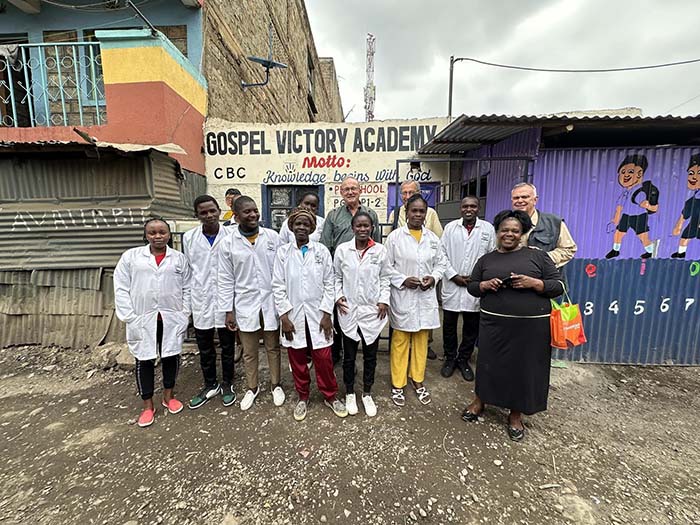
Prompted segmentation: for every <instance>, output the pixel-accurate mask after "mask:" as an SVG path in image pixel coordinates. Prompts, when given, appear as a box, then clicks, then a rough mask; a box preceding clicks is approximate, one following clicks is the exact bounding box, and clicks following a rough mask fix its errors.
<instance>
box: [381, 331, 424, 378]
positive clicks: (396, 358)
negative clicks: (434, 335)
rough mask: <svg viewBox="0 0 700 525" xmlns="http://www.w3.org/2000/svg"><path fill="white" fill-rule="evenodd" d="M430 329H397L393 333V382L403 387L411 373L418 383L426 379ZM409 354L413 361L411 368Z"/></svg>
mask: <svg viewBox="0 0 700 525" xmlns="http://www.w3.org/2000/svg"><path fill="white" fill-rule="evenodd" d="M429 333H430V330H420V331H419V332H402V331H401V330H396V329H394V331H393V332H392V335H391V353H390V361H391V384H392V386H393V387H394V388H403V387H405V386H406V383H408V376H409V375H410V377H411V379H413V380H414V381H415V382H416V383H422V382H423V380H424V379H425V364H426V361H427V359H428V334H429ZM409 354H410V356H411V363H410V368H409V362H408V360H409V357H408V356H409Z"/></svg>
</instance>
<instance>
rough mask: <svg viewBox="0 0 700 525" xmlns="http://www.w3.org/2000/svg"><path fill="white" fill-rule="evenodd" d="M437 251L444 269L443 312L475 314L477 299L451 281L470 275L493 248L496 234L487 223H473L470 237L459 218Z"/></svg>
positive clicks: (477, 305)
mask: <svg viewBox="0 0 700 525" xmlns="http://www.w3.org/2000/svg"><path fill="white" fill-rule="evenodd" d="M440 249H441V250H442V253H443V255H444V257H445V259H446V262H447V269H446V270H445V275H444V276H443V278H442V309H443V310H447V311H450V312H478V311H479V299H478V298H477V297H474V296H473V295H470V294H469V292H468V291H467V287H466V286H457V285H456V284H455V283H453V282H452V281H450V279H452V278H453V277H454V276H455V275H471V273H472V270H473V269H474V265H475V264H476V261H478V260H479V258H480V257H481V256H482V255H485V254H487V253H489V252H492V251H493V250H495V249H496V232H495V230H494V229H493V226H491V224H490V223H488V222H486V221H482V220H481V219H477V220H476V224H475V225H474V229H473V230H472V232H471V234H470V233H469V232H468V231H467V229H466V228H465V227H464V226H463V225H462V219H457V220H454V221H452V222H450V223H449V224H448V225H447V226H446V227H445V231H444V233H443V234H442V238H441V239H440Z"/></svg>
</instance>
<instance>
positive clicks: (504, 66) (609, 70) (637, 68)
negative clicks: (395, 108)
mask: <svg viewBox="0 0 700 525" xmlns="http://www.w3.org/2000/svg"><path fill="white" fill-rule="evenodd" d="M459 61H466V62H474V63H476V64H481V65H484V66H492V67H500V68H502V69H517V70H519V71H539V72H543V73H615V72H621V71H641V70H645V69H659V68H663V67H672V66H682V65H686V64H695V63H697V62H700V58H693V59H690V60H680V61H678V62H665V63H663V64H653V65H647V66H634V67H613V68H606V69H557V68H545V67H528V66H514V65H511V64H499V63H497V62H487V61H486V60H479V59H477V58H469V57H459V58H455V59H454V62H459Z"/></svg>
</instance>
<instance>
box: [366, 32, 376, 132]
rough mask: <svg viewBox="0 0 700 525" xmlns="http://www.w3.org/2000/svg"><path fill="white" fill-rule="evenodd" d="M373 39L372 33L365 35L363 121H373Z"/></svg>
mask: <svg viewBox="0 0 700 525" xmlns="http://www.w3.org/2000/svg"><path fill="white" fill-rule="evenodd" d="M375 40H376V39H375V38H374V35H373V34H372V33H367V85H366V86H365V120H366V121H367V122H369V121H371V120H374V99H375V97H376V94H377V91H376V88H375V87H374V51H375V49H376V46H375Z"/></svg>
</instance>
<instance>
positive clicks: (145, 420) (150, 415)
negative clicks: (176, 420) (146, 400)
mask: <svg viewBox="0 0 700 525" xmlns="http://www.w3.org/2000/svg"><path fill="white" fill-rule="evenodd" d="M155 419H156V411H155V410H151V409H146V410H144V411H143V412H141V415H140V416H139V420H138V423H137V424H138V426H140V427H141V428H143V427H150V426H151V425H152V424H153V421H155Z"/></svg>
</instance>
